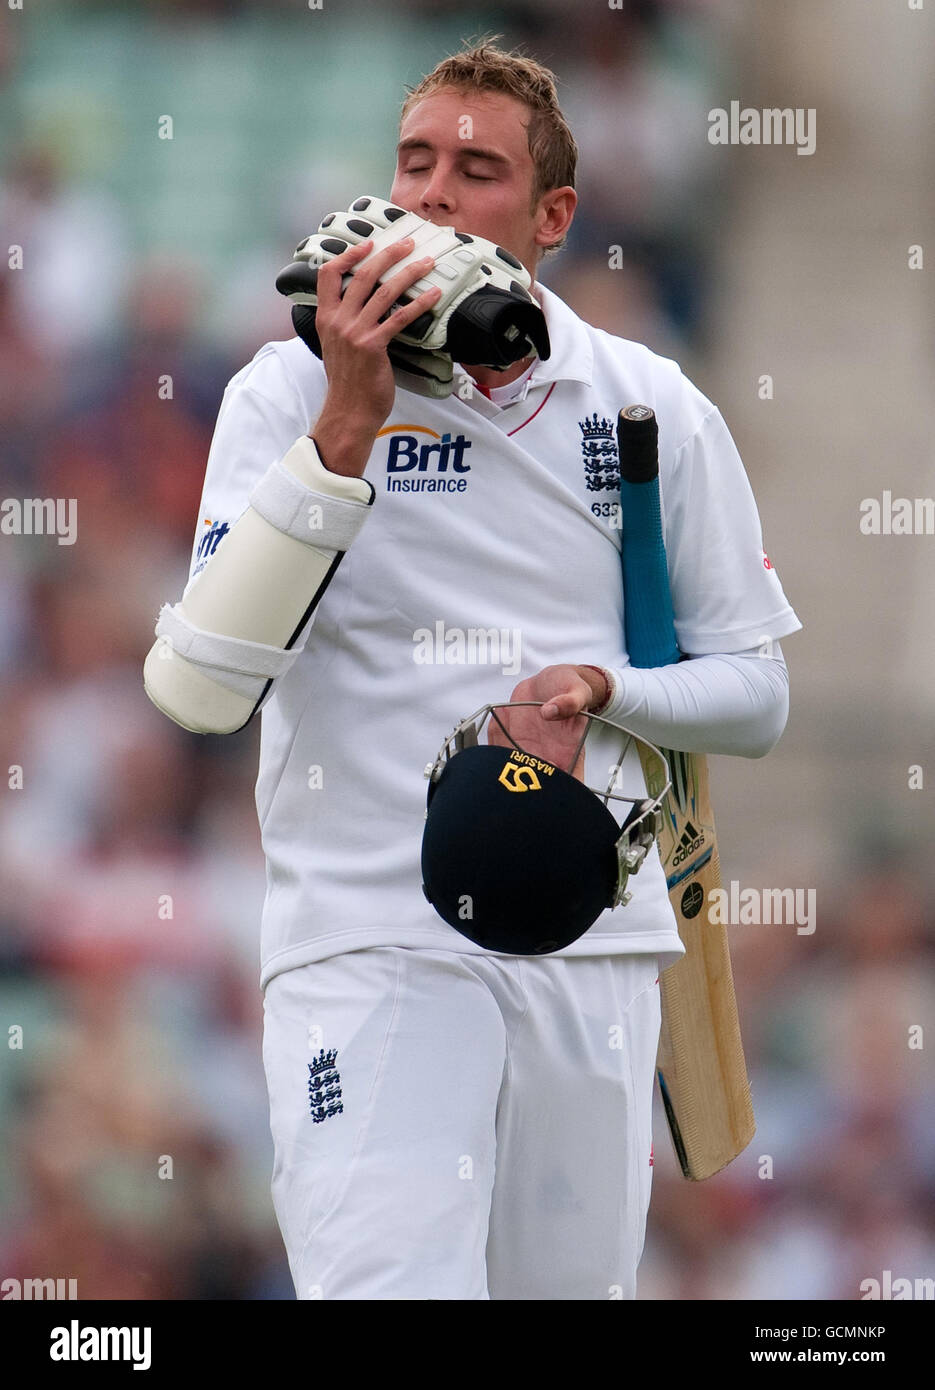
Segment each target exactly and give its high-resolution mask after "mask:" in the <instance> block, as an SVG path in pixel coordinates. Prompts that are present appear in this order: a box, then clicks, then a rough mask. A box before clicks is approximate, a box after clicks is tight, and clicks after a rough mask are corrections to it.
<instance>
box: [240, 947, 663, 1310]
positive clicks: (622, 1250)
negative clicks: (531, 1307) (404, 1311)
mask: <svg viewBox="0 0 935 1390" xmlns="http://www.w3.org/2000/svg"><path fill="white" fill-rule="evenodd" d="M658 973H659V972H658V966H657V960H656V957H655V956H654V955H616V956H614V955H607V956H583V957H576V958H573V959H559V958H550V957H548V956H543V957H523V958H520V957H504V958H502V959H501V958H498V957H492V956H477V955H466V954H465V955H460V954H458V953H456V952H449V951H435V950H413V949H406V948H404V947H395V946H391V947H379V948H370V949H367V950H361V951H353V952H349V953H347V954H345V955H336V956H331V957H330V958H328V959H326V960H323V961H320V962H317V963H315V964H312V965H305V966H300V967H297V968H296V969H293V970H288V971H285V972H284V973H283V974H281V975H276V976H274V978H273V979H272V980H271V981H270V982H269V984H268V986H267V988H266V993H265V1000H264V1015H265V1022H264V1036H263V1061H264V1066H265V1068H266V1078H267V1083H268V1086H269V1096H270V1126H271V1129H272V1134H273V1141H274V1146H275V1163H274V1170H273V1181H272V1195H273V1204H274V1206H275V1210H276V1216H277V1219H278V1221H279V1226H280V1229H281V1231H282V1235H283V1240H284V1242H285V1246H286V1252H287V1255H288V1258H289V1265H290V1268H291V1271H292V1277H293V1279H294V1281H295V1286H296V1294H297V1297H298V1298H300V1299H315V1298H326V1299H486V1298H490V1299H525V1300H536V1299H563V1300H566V1299H620V1298H624V1299H632V1298H634V1297H635V1295H636V1269H637V1265H638V1264H639V1260H640V1256H641V1254H642V1250H643V1240H644V1236H645V1231H646V1217H647V1212H648V1209H649V1197H650V1189H651V1182H652V1090H653V1080H654V1072H655V1058H656V1046H657V1042H658V1037H659V1026H660V997H659V984H658Z"/></svg>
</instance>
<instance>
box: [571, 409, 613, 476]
mask: <svg viewBox="0 0 935 1390" xmlns="http://www.w3.org/2000/svg"><path fill="white" fill-rule="evenodd" d="M578 428H579V429H580V431H581V436H582V438H581V455H582V459H583V461H584V480H585V483H586V484H587V488H588V491H589V492H616V491H617V489H618V488H619V487H620V460H619V459H618V457H617V440H616V437H615V435H614V426H613V422H612V421H611V420H608V419H606V418H601V419H600V420H599V419H598V418H597V411H595V412H594V414H593V415H592V416H591V418H590V419H588V418H587V416H585V418H584V420H579V421H578Z"/></svg>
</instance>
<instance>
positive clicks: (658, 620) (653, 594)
mask: <svg viewBox="0 0 935 1390" xmlns="http://www.w3.org/2000/svg"><path fill="white" fill-rule="evenodd" d="M657 438H658V427H657V423H656V419H655V415H654V413H653V411H652V410H650V409H649V407H647V406H631V407H629V408H628V409H626V410H622V411H621V412H620V414H619V416H618V420H617V443H618V449H619V456H620V504H621V531H622V541H623V545H622V566H623V580H624V598H625V617H626V637H627V650H628V652H629V654H630V660H631V662H632V664H633V665H634V666H637V667H644V668H645V667H652V666H664V665H669V664H672V663H674V662H676V661H678V660H679V657H680V653H679V649H678V643H677V640H676V634H675V621H674V616H673V611H672V601H671V595H670V592H669V579H668V571H667V566H666V559H665V546H664V542H663V534H662V517H661V508H660V501H659V477H658V474H659V465H658V445H657ZM662 752H663V755H664V757H666V759H667V760H668V762H669V767H670V774H671V780H672V789H671V791H670V792H669V794H668V795H667V797H666V800H665V803H664V807H663V826H662V831H661V833H660V836H659V841H658V844H659V855H660V858H661V860H662V865H663V869H664V871H665V875H666V884H667V887H668V891H669V901H670V902H671V904H672V908H673V911H674V912H675V918H676V922H677V924H678V931H679V936H680V937H681V939H682V942H683V944H684V946H685V954H684V956H682V957H681V958H680V959H679V960H678V961H677V962H676V963H675V964H674V965H671V966H669V967H668V969H667V970H664V971H663V972H662V975H661V977H660V982H659V983H660V991H661V998H662V1028H661V1031H660V1036H659V1048H658V1054H657V1060H656V1072H657V1076H658V1079H659V1089H660V1092H661V1094H662V1099H663V1104H664V1106H665V1111H666V1119H667V1120H668V1124H669V1131H670V1133H671V1135H672V1142H673V1145H674V1148H675V1152H676V1155H677V1157H678V1160H679V1164H680V1166H681V1169H682V1173H683V1174H684V1176H685V1177H686V1178H690V1179H692V1180H693V1181H696V1182H698V1181H701V1180H702V1179H704V1178H708V1177H711V1176H712V1175H713V1174H714V1173H717V1172H720V1170H721V1169H722V1168H724V1167H726V1166H727V1164H728V1163H730V1162H731V1160H732V1159H734V1158H736V1157H737V1155H738V1154H739V1153H741V1152H742V1151H743V1149H745V1148H746V1146H747V1144H749V1142H750V1140H751V1139H752V1138H753V1135H754V1133H755V1130H756V1124H755V1121H754V1116H753V1102H752V1098H751V1095H750V1083H749V1079H748V1077H747V1067H746V1060H745V1058H744V1054H743V1043H742V1040H741V1036H740V1022H739V1019H738V1015H737V1001H736V997H735V994H734V982H733V974H732V971H731V964H730V951H729V947H728V941H727V930H726V928H725V927H724V926H723V925H721V924H715V923H711V922H710V921H709V920H708V904H709V902H710V897H709V894H710V893H711V890H712V889H715V888H719V887H720V886H721V877H720V864H719V860H718V851H717V832H716V828H715V824H714V813H713V810H712V807H711V799H710V791H709V786H708V765H707V759H706V758H705V757H704V756H703V755H702V754H698V753H684V752H677V751H673V750H669V749H663V750H662ZM640 756H641V760H642V762H643V771H644V775H645V778H646V786H647V790H648V791H649V794H650V795H651V796H656V795H658V794H659V792H660V791H661V789H662V787H663V786H664V785H665V771H664V769H663V767H662V764H661V763H660V762H659V760H658V759H657V758H656V757H655V755H654V754H652V753H650V752H649V750H647V749H642V748H641V750H640Z"/></svg>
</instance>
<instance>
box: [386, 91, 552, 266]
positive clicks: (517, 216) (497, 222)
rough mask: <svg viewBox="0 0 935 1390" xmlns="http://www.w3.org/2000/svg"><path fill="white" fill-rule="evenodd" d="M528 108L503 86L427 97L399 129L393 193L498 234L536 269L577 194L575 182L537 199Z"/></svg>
mask: <svg viewBox="0 0 935 1390" xmlns="http://www.w3.org/2000/svg"><path fill="white" fill-rule="evenodd" d="M529 115H530V113H529V111H528V109H527V108H526V107H525V106H524V105H523V104H522V102H520V101H517V100H516V98H515V97H511V96H506V95H502V94H501V93H499V92H481V93H469V94H462V93H460V92H458V91H454V90H451V89H448V90H445V91H440V92H436V93H435V94H434V95H432V96H428V97H423V98H422V100H421V101H419V102H417V103H416V105H415V106H414V107H413V108H412V110H411V111H410V112H409V114H408V115H407V117H406V119H405V121H404V122H403V124H402V128H401V130H400V137H399V146H398V149H397V158H396V177H395V179H394V180H393V187H392V189H391V190H390V199H391V201H392V202H394V203H398V204H399V206H400V207H403V208H405V209H406V211H407V212H415V213H418V215H419V216H420V217H424V218H426V220H427V221H429V222H435V223H437V224H438V225H439V226H442V227H452V228H454V230H455V231H457V232H473V233H474V234H475V235H476V236H482V237H486V238H487V239H488V241H493V242H496V244H497V245H498V246H502V247H503V248H504V249H505V250H507V251H512V253H513V254H514V256H518V257H519V259H520V260H521V261H522V262H523V265H524V266H525V267H526V269H527V270H528V271H529V273H530V275H532V276H534V275H535V268H536V264H537V263H538V261H539V259H540V258H541V255H542V250H543V248H544V247H545V246H549V245H551V244H552V242H555V241H558V240H560V239H561V237H562V236H563V235H564V233H565V231H566V230H567V227H568V225H569V224H570V222H571V218H572V214H573V212H574V206H575V201H576V199H575V193H574V190H573V189H571V188H563V189H552V190H550V191H549V192H548V193H545V194H543V195H542V197H541V198H540V199H539V200H538V202H537V203H536V206H535V207H533V206H532V189H533V183H534V178H535V168H534V165H533V162H532V156H531V155H530V153H529V145H528V142H527V138H526V127H527V125H528V121H529ZM466 118H467V119H466ZM465 136H466V137H467V138H465Z"/></svg>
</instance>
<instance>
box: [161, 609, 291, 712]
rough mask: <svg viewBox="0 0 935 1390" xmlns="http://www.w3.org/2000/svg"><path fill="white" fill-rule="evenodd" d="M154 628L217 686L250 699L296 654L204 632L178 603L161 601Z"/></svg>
mask: <svg viewBox="0 0 935 1390" xmlns="http://www.w3.org/2000/svg"><path fill="white" fill-rule="evenodd" d="M155 631H156V636H157V637H158V638H159V639H160V644H161V645H162V646H163V647H169V648H170V649H171V651H172V652H177V653H178V655H179V656H183V657H184V658H185V660H186V661H190V662H191V663H192V665H194V666H198V667H200V668H201V669H202V670H204V672H205V674H206V675H210V677H211V679H212V680H213V681H216V682H217V684H218V685H223V686H224V687H225V688H226V689H228V690H233V691H235V692H236V693H237V694H238V695H244V696H246V697H247V698H249V699H258V698H259V696H260V694H261V693H262V691H263V688H264V686H265V685H266V682H267V681H268V680H275V679H276V677H277V676H282V675H284V674H285V673H286V671H288V670H289V668H290V667H291V666H292V665H293V663H294V662H295V661H296V659H297V657H298V656H299V649H298V648H295V649H293V650H291V651H283V650H282V648H280V647H269V646H266V645H265V643H262V642H249V641H247V640H246V639H245V638H242V637H225V636H223V635H222V634H221V633H218V632H205V631H204V630H203V629H202V628H200V627H195V625H194V623H193V622H191V621H190V620H189V619H188V618H187V617H186V616H185V614H184V612H183V611H182V607H181V604H178V603H177V604H175V605H171V604H168V603H165V604H163V606H162V608H161V609H160V610H159V618H158V620H157V622H156V629H155ZM166 659H167V660H168V659H171V658H170V657H169V656H167V658H166Z"/></svg>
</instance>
